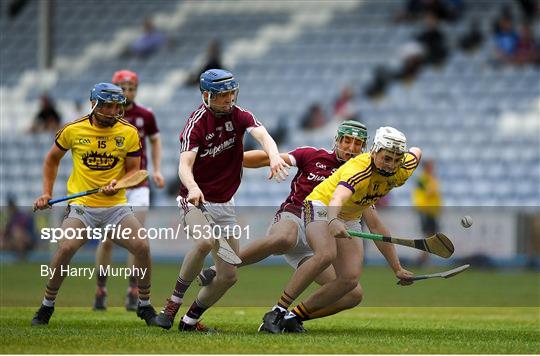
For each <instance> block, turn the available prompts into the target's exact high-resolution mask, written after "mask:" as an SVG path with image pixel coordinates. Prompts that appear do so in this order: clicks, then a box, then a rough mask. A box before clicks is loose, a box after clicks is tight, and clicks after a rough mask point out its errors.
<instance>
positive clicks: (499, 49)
mask: <svg viewBox="0 0 540 356" xmlns="http://www.w3.org/2000/svg"><path fill="white" fill-rule="evenodd" d="M494 41H495V57H496V59H497V60H499V61H500V62H503V63H512V62H513V61H514V60H515V57H516V54H517V51H518V43H519V36H518V33H517V31H516V30H515V28H514V23H513V20H512V18H511V17H509V16H508V15H503V16H502V17H500V18H499V19H498V20H497V22H496V25H495V36H494Z"/></svg>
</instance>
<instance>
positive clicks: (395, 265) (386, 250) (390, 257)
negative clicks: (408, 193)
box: [362, 208, 413, 285]
mask: <svg viewBox="0 0 540 356" xmlns="http://www.w3.org/2000/svg"><path fill="white" fill-rule="evenodd" d="M362 220H364V222H365V223H366V225H367V227H368V228H369V231H370V232H371V233H373V234H380V235H383V236H390V230H389V229H388V228H387V227H386V225H384V223H383V222H382V220H381V219H380V217H379V214H378V213H377V210H375V209H373V208H367V209H366V210H364V212H363V213H362ZM373 242H375V245H376V246H377V248H378V249H379V251H380V252H381V254H382V255H383V256H384V258H385V259H386V261H387V262H388V265H389V266H390V268H392V270H393V271H394V273H395V274H396V277H398V278H399V279H400V280H401V281H400V282H401V284H402V285H408V284H412V282H409V281H407V279H409V278H411V277H412V276H413V273H411V272H409V271H407V270H406V269H404V268H403V267H401V263H400V262H399V257H398V255H397V252H396V248H395V246H394V245H393V244H391V243H388V242H383V241H373Z"/></svg>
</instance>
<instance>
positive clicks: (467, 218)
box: [461, 215, 472, 228]
mask: <svg viewBox="0 0 540 356" xmlns="http://www.w3.org/2000/svg"><path fill="white" fill-rule="evenodd" d="M461 226H463V227H464V228H469V227H471V226H472V218H471V217H470V216H469V215H465V216H464V217H462V218H461Z"/></svg>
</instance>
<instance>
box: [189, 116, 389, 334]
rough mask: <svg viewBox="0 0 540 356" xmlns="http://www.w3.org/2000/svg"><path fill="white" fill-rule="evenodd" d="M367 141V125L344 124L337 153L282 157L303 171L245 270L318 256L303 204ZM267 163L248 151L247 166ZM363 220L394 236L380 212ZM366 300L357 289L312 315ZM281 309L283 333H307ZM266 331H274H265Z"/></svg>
mask: <svg viewBox="0 0 540 356" xmlns="http://www.w3.org/2000/svg"><path fill="white" fill-rule="evenodd" d="M366 141H367V129H366V127H365V126H364V125H363V124H361V123H359V122H357V121H353V120H348V121H344V122H343V123H341V125H340V126H339V128H338V131H337V135H336V139H335V145H334V150H333V151H328V150H326V149H317V148H314V147H299V148H297V149H295V150H292V151H290V152H289V153H284V154H282V157H283V159H284V160H285V162H287V163H288V164H290V165H292V166H296V167H297V168H298V172H297V173H296V176H295V177H294V178H293V180H292V182H291V192H290V194H289V196H288V197H287V199H286V200H285V202H284V203H283V204H281V206H280V208H279V209H278V211H277V212H276V215H275V217H274V221H273V223H272V225H271V226H270V228H269V229H268V235H267V236H266V237H265V238H263V239H260V240H257V241H254V242H252V243H250V244H248V245H247V246H246V247H245V248H244V249H242V250H241V251H240V254H239V256H240V258H241V259H242V264H241V265H239V267H242V266H246V265H250V264H253V263H257V262H259V261H261V260H263V259H265V258H266V257H268V256H270V255H280V254H283V255H284V257H285V260H286V261H287V263H289V265H291V267H293V268H294V269H297V268H298V266H300V264H301V263H303V262H304V261H306V260H307V259H308V258H310V257H311V256H313V251H312V250H311V248H310V246H309V245H308V242H307V239H306V233H305V226H304V222H303V220H302V205H303V201H304V199H305V198H306V196H307V195H308V194H309V193H311V191H312V190H313V189H314V188H315V187H316V186H317V185H318V184H319V183H320V182H321V181H323V180H325V179H326V178H328V177H329V176H330V175H331V174H332V173H333V172H334V171H336V170H337V169H338V168H339V167H340V166H341V165H342V164H343V163H345V162H346V161H348V160H349V159H350V158H352V157H355V156H356V155H358V154H359V153H360V152H361V151H362V150H363V149H364V148H365V145H366ZM266 165H268V157H267V156H266V154H265V153H264V152H263V151H248V152H245V153H244V167H247V168H259V167H264V166H266ZM362 220H363V221H364V222H365V224H366V225H367V226H368V228H369V230H370V231H371V232H373V233H379V234H385V233H386V234H387V235H388V231H387V229H386V227H385V226H384V224H383V223H382V221H381V220H380V218H379V216H378V214H377V212H376V210H375V209H367V210H366V211H364V214H363V215H362ZM377 247H378V248H379V250H380V251H381V253H382V254H383V255H384V256H385V257H386V258H387V260H388V261H389V262H395V257H394V256H393V255H392V253H391V252H390V251H389V250H388V249H387V248H386V246H384V245H382V244H378V245H377ZM335 276H336V275H335V272H334V269H333V267H332V266H330V267H329V268H328V269H327V270H325V271H324V272H323V273H321V274H320V275H319V276H317V278H316V279H315V282H317V283H318V284H320V285H324V284H326V283H328V282H330V281H332V280H333V279H335ZM214 277H215V270H214V266H212V267H210V268H207V269H204V270H203V271H202V272H201V273H200V274H199V276H198V279H199V283H200V284H201V285H207V284H209V283H211V281H212V280H213V278H214ZM361 301H362V288H361V287H360V285H357V286H356V288H354V289H353V290H351V291H350V292H348V293H347V294H345V295H344V296H343V297H342V298H341V299H340V300H338V301H337V302H336V303H333V304H331V305H328V306H326V307H325V308H323V309H321V310H320V311H318V312H317V313H316V314H315V315H312V316H311V317H312V319H313V318H321V317H324V316H328V315H332V314H335V313H338V312H340V311H342V310H345V309H350V308H354V307H355V306H357V305H358V304H359V303H360V302H361ZM279 308H280V307H279V306H278V305H276V306H274V308H273V309H274V310H275V311H276V314H277V315H278V314H279V315H280V316H281V317H282V318H286V317H289V318H288V319H285V320H281V321H279V325H280V326H279V327H280V328H281V330H280V331H283V328H284V331H286V332H303V331H304V329H303V326H302V323H301V322H299V321H298V319H296V318H294V315H293V314H292V313H290V312H289V313H288V314H283V313H278V312H280V309H279ZM274 310H273V311H272V312H274ZM282 314H283V315H282ZM261 326H262V325H261ZM260 331H268V330H265V329H264V328H262V329H260Z"/></svg>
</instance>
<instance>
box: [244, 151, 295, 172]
mask: <svg viewBox="0 0 540 356" xmlns="http://www.w3.org/2000/svg"><path fill="white" fill-rule="evenodd" d="M279 156H280V157H281V158H282V159H283V160H284V161H285V163H287V164H288V165H289V166H293V163H292V162H291V158H290V157H289V154H288V153H280V154H279ZM242 164H243V166H244V167H245V168H261V167H267V166H269V165H270V158H269V157H268V154H267V153H266V152H264V151H263V150H251V151H246V152H244V161H243V162H242Z"/></svg>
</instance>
